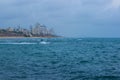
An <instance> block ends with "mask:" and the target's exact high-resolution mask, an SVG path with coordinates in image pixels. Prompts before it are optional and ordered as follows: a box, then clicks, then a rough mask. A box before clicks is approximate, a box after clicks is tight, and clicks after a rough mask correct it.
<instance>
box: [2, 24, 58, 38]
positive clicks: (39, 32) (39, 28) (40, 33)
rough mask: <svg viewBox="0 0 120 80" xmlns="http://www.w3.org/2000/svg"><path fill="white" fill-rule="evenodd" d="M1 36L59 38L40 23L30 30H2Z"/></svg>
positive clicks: (10, 28)
mask: <svg viewBox="0 0 120 80" xmlns="http://www.w3.org/2000/svg"><path fill="white" fill-rule="evenodd" d="M0 36H3V37H4V36H18V37H19V36H26V37H55V36H56V37H57V35H56V34H55V32H54V30H53V29H49V28H47V27H46V26H45V25H41V24H40V23H36V24H35V25H34V26H30V27H29V28H24V27H21V26H17V27H6V28H0Z"/></svg>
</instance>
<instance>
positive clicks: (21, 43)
mask: <svg viewBox="0 0 120 80" xmlns="http://www.w3.org/2000/svg"><path fill="white" fill-rule="evenodd" d="M0 44H13V45H24V44H37V43H31V42H20V43H17V42H10V43H0Z"/></svg>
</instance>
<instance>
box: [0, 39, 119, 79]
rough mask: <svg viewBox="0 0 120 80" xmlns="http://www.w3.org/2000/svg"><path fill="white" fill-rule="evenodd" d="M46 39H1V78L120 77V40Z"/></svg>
mask: <svg viewBox="0 0 120 80" xmlns="http://www.w3.org/2000/svg"><path fill="white" fill-rule="evenodd" d="M44 41H45V42H46V44H42V43H41V38H20V39H19V38H18V39H0V80H120V39H117V38H116V39H115V38H83V39H81V38H51V39H44ZM45 42H44V43H45Z"/></svg>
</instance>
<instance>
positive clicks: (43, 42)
mask: <svg viewBox="0 0 120 80" xmlns="http://www.w3.org/2000/svg"><path fill="white" fill-rule="evenodd" d="M49 43H50V42H45V41H42V42H40V44H49Z"/></svg>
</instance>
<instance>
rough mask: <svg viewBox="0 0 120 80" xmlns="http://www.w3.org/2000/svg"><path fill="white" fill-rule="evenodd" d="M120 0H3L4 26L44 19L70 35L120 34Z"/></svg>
mask: <svg viewBox="0 0 120 80" xmlns="http://www.w3.org/2000/svg"><path fill="white" fill-rule="evenodd" d="M119 14H120V0H29V1H27V0H26V1H25V0H19V1H18V0H1V1H0V23H1V24H0V26H1V27H6V26H16V25H21V26H23V27H29V25H32V24H35V23H36V22H40V23H41V24H45V25H46V26H48V27H49V28H54V29H55V31H56V33H57V34H60V35H64V36H70V37H120V35H119V34H120V31H119V30H120V22H119V18H120V15H119Z"/></svg>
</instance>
